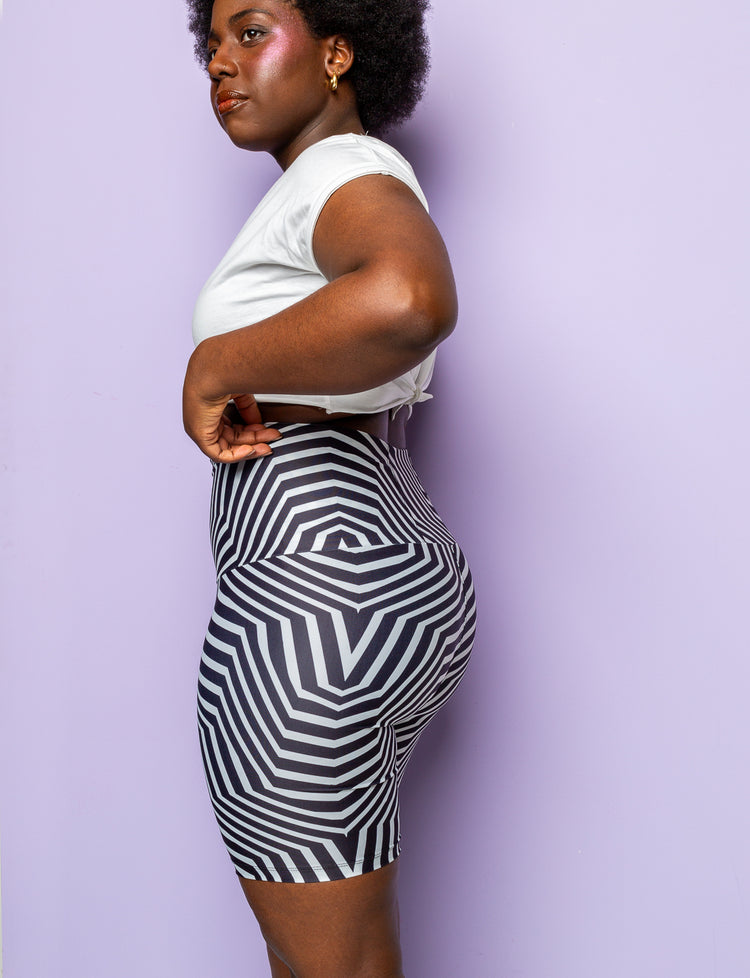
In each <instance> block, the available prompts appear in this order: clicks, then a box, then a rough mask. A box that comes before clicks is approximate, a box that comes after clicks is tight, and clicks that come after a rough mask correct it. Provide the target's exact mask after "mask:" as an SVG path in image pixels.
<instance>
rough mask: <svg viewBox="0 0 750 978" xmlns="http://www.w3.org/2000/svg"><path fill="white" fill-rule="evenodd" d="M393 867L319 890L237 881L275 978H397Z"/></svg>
mask: <svg viewBox="0 0 750 978" xmlns="http://www.w3.org/2000/svg"><path fill="white" fill-rule="evenodd" d="M397 863H398V860H394V862H392V863H389V864H388V865H387V866H384V867H382V869H376V870H374V871H373V872H370V873H364V874H363V875H361V876H354V877H351V878H350V879H343V880H331V881H330V882H325V883H270V882H265V881H259V880H250V879H242V878H240V883H241V884H242V889H243V891H244V893H245V896H246V897H247V900H248V903H249V904H250V906H251V907H252V910H253V913H254V914H255V916H256V917H257V919H258V923H259V924H260V929H261V931H262V933H263V936H264V937H265V939H266V942H267V944H268V946H269V948H270V949H271V953H273V954H274V956H275V958H276V962H274V959H273V958H272V957H271V953H269V959H270V960H271V968H272V971H271V974H272V976H273V978H403V970H402V964H401V948H400V944H399V922H398V899H397V889H396V887H397V872H398V869H397ZM282 962H283V963H284V964H286V966H287V971H286V972H285V971H284V970H283V968H281V967H279V964H280V963H282ZM274 967H276V969H277V970H275V971H274V970H273V968H274Z"/></svg>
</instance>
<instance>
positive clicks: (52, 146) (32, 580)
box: [0, 0, 750, 978]
mask: <svg viewBox="0 0 750 978" xmlns="http://www.w3.org/2000/svg"><path fill="white" fill-rule="evenodd" d="M184 20H185V16H184V12H183V7H182V4H181V2H179V0H165V2H163V3H153V0H148V2H147V0H133V2H132V3H129V4H127V5H126V6H125V7H123V6H122V5H121V4H102V3H101V0H68V2H66V3H64V4H60V3H53V2H52V0H38V2H35V3H33V4H26V3H24V4H21V3H20V2H13V0H11V2H9V3H6V6H5V11H4V16H3V22H2V25H0V32H1V34H2V37H1V39H0V45H1V46H2V52H1V59H2V63H1V65H0V102H1V106H0V126H1V131H2V134H3V142H4V147H5V148H4V150H3V154H2V174H1V176H2V183H1V186H2V217H3V223H4V227H5V232H4V235H3V255H2V266H1V267H2V278H3V293H2V322H3V356H2V366H1V367H0V369H1V370H2V376H1V379H0V387H1V389H2V394H3V406H2V410H1V411H0V425H1V426H2V437H3V443H4V444H3V449H2V482H3V488H2V525H3V530H2V553H3V558H4V559H3V575H4V577H3V581H2V588H3V590H2V594H3V605H4V606H3V609H2V616H1V618H0V629H1V631H2V635H1V637H2V643H3V655H2V677H1V678H2V688H1V692H0V718H1V719H0V723H1V725H2V731H1V732H2V772H1V774H2V812H1V815H2V886H3V929H4V938H5V974H6V978H58V976H61V978H62V976H65V978H70V976H75V978H103V976H104V978H126V976H127V978H131V976H133V975H139V976H141V978H157V976H158V978H162V976H173V975H180V976H181V978H249V976H262V975H265V974H266V966H265V956H264V953H263V947H262V943H261V941H260V938H259V935H258V932H257V928H256V925H255V924H254V922H253V920H252V918H251V917H250V914H249V911H248V910H247V908H246V907H245V905H244V901H243V898H242V896H241V893H240V890H239V888H238V886H237V884H236V882H235V880H234V878H233V873H232V871H231V867H230V865H229V863H228V860H227V857H226V855H225V853H224V850H223V848H222V846H221V843H220V840H219V836H218V832H217V830H216V828H215V824H214V821H213V815H212V813H211V810H210V807H209V804H208V800H207V797H206V793H205V789H204V784H203V774H202V770H201V767H200V761H199V756H198V745H197V737H196V734H195V721H194V698H195V681H196V670H197V660H198V655H199V651H200V644H201V640H202V635H203V631H204V628H205V624H206V621H207V617H208V615H209V612H210V608H211V605H212V598H213V577H212V567H211V563H210V555H209V549H208V539H207V497H208V492H209V471H208V467H207V464H206V463H205V462H204V460H203V459H202V457H201V456H199V454H198V453H197V451H196V450H195V449H194V448H193V447H192V445H191V444H190V443H189V442H188V440H187V439H186V437H185V436H184V435H183V434H182V431H181V424H180V415H179V390H180V383H181V376H182V370H183V366H184V363H185V360H186V358H187V356H188V354H189V352H190V336H189V327H190V317H191V311H192V304H193V302H194V300H195V297H196V295H197V292H198V290H199V288H200V286H201V285H202V283H203V281H204V279H205V278H206V277H207V275H208V273H209V272H210V270H211V269H212V268H213V266H214V264H215V263H216V261H217V260H218V258H219V257H220V255H221V254H222V253H223V250H224V249H225V247H226V245H227V244H228V242H229V240H230V239H231V237H232V236H233V234H234V232H235V231H236V229H237V228H238V227H239V225H240V224H241V223H242V221H243V220H244V218H245V216H246V215H247V213H248V212H249V210H250V208H251V207H252V205H253V203H254V202H255V201H256V200H257V198H258V197H259V195H260V193H261V192H262V191H263V190H264V189H265V188H266V186H268V184H269V183H270V181H271V180H272V179H273V178H274V176H275V173H276V171H275V165H274V164H273V162H272V161H270V160H267V159H262V158H259V157H255V156H250V155H248V154H243V153H241V152H239V151H237V150H235V149H234V148H233V147H232V146H231V145H230V144H229V143H228V142H226V141H225V138H224V137H223V136H222V134H221V132H220V131H219V129H218V126H217V125H216V123H215V122H214V120H213V118H212V116H211V113H210V110H209V106H208V100H207V92H206V85H205V82H204V80H203V78H202V76H201V74H200V72H199V70H198V68H197V67H196V66H195V65H194V64H193V62H192V58H191V40H190V38H189V36H188V35H187V33H186V31H185V27H184ZM431 32H432V36H433V62H434V69H433V77H432V86H431V89H430V93H429V96H428V98H427V99H426V101H425V103H424V104H423V106H422V107H421V109H420V111H419V113H418V115H417V116H416V118H415V119H414V121H413V123H411V124H410V125H409V126H408V127H407V129H405V130H404V131H403V132H402V133H401V134H400V135H399V136H398V138H397V139H394V142H396V144H397V145H398V146H399V147H400V148H402V149H403V150H404V151H405V152H406V153H407V154H408V155H409V156H410V158H411V159H412V160H413V162H414V165H415V168H416V169H417V172H418V175H419V176H420V178H421V179H422V181H423V185H424V187H425V190H426V192H427V194H428V196H429V197H430V199H431V201H432V205H433V215H434V217H435V219H436V221H437V223H438V225H439V226H440V228H441V230H442V231H443V234H444V236H445V239H446V242H447V244H448V247H449V249H450V252H451V254H452V256H453V259H454V263H455V269H456V274H457V279H458V283H459V289H460V296H461V301H462V314H461V322H460V327H459V329H458V330H457V331H456V333H455V334H454V335H453V336H452V337H451V338H450V340H449V341H448V342H447V343H446V344H445V346H444V348H443V351H442V356H441V357H440V363H439V370H438V373H437V375H436V379H435V383H434V387H433V390H434V393H435V394H436V395H437V397H436V399H435V400H434V401H433V402H432V403H431V404H429V405H427V406H425V407H424V408H423V409H422V410H421V411H420V412H419V415H418V417H417V419H416V420H415V423H414V435H413V442H414V455H415V457H416V460H417V463H418V466H419V468H420V471H421V472H422V474H423V477H424V481H425V483H426V485H427V487H428V489H429V491H430V492H431V494H432V496H433V498H434V500H435V502H436V504H437V505H438V506H439V508H440V509H441V510H442V512H443V513H444V515H445V517H446V519H447V522H448V523H449V525H450V526H451V527H452V528H453V529H454V531H455V532H456V535H457V536H458V538H459V539H460V540H461V542H462V543H463V545H464V547H465V549H466V551H467V553H468V555H469V557H470V559H471V561H472V564H473V567H474V571H475V576H476V578H477V583H478V588H479V597H480V600H481V614H482V618H481V630H480V636H479V640H478V644H477V647H476V651H475V655H474V660H473V665H472V667H471V669H470V671H469V673H468V674H467V676H466V678H465V680H464V682H463V684H462V686H461V687H460V689H459V691H458V692H457V693H456V695H455V697H454V699H453V701H452V704H451V705H450V707H449V708H448V709H447V710H446V711H445V712H444V713H443V715H442V716H440V717H439V718H438V719H437V720H436V721H435V722H434V723H433V725H432V726H431V727H430V729H429V730H428V731H427V733H426V734H425V736H424V738H423V740H422V742H421V744H420V747H419V748H418V750H417V753H416V754H415V757H414V759H413V761H412V763H411V769H410V772H409V775H408V776H407V782H406V785H405V790H404V797H403V822H404V824H403V833H404V854H403V856H402V860H401V893H402V896H401V912H402V927H403V939H404V947H405V955H406V974H407V976H408V978H463V976H468V975H471V976H472V978H500V976H502V978H602V976H606V978H633V976H638V978H664V976H667V975H680V976H681V978H707V976H714V978H742V976H746V975H748V974H750V926H749V925H750V920H749V919H748V917H749V914H748V899H749V896H748V886H749V885H750V836H749V835H748V831H747V826H748V817H749V816H750V782H749V775H748V755H749V753H750V750H749V749H750V722H749V719H748V679H749V678H750V677H749V675H748V674H749V672H750V662H749V660H750V656H749V655H748V653H749V652H750V642H749V641H748V632H749V631H750V629H749V628H748V593H749V588H748V585H749V584H750V580H749V578H750V568H749V566H748V564H749V559H748V553H749V548H750V521H749V520H748V515H747V514H748V500H749V499H750V460H749V458H748V419H749V418H750V412H749V410H748V408H749V407H750V405H749V403H748V402H749V401H750V395H749V394H748V353H749V352H750V350H749V347H750V337H749V333H748V311H749V307H750V301H749V296H748V266H749V259H750V247H749V244H750V241H749V231H748V228H749V227H750V223H749V220H750V213H749V211H750V206H749V204H750V195H749V193H748V172H750V159H748V157H749V155H750V154H749V153H748V149H749V147H750V138H749V137H748V132H747V127H746V125H745V122H744V121H743V120H745V118H746V109H747V104H748V94H749V93H748V84H747V80H748V71H747V50H748V47H750V8H748V6H747V4H746V3H744V2H740V0H718V2H717V0H714V2H711V3H709V2H708V0H702V2H700V0H696V2H695V3H691V4H685V3H680V4H678V3H675V2H672V0H648V2H646V0H634V2H632V3H628V4H614V3H610V2H602V3H599V4H596V5H593V4H591V3H588V2H584V0H571V2H570V3H568V4H563V5H560V4H554V3H549V2H547V3H544V4H542V3H538V2H535V0H528V2H526V3H524V4H515V5H506V6H503V5H494V4H490V5H487V4H485V3H482V2H480V0H462V3H461V5H460V8H459V7H458V6H456V4H449V3H447V2H445V0H435V10H434V13H433V15H432V18H431Z"/></svg>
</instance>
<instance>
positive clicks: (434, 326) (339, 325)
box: [188, 262, 456, 399]
mask: <svg viewBox="0 0 750 978" xmlns="http://www.w3.org/2000/svg"><path fill="white" fill-rule="evenodd" d="M455 319H456V302H455V290H454V287H453V282H452V279H451V280H449V281H444V282H439V283H436V282H435V280H434V276H432V277H429V278H428V277H427V276H423V275H421V274H420V272H419V270H418V269H415V268H411V269H403V268H399V267H396V266H395V265H394V264H393V263H390V264H388V263H383V262H373V263H371V264H370V265H367V266H365V267H362V268H359V269H357V270H356V271H353V272H350V273H348V274H346V275H342V276H340V277H339V278H336V279H335V280H334V281H332V282H329V283H328V285H326V286H324V287H323V288H321V289H319V290H318V291H316V292H314V293H313V294H312V295H310V296H308V297H307V298H305V299H303V300H301V301H300V302H297V303H295V304H294V305H293V306H290V307H288V308H287V309H284V310H283V311H281V312H279V313H277V314H276V315H274V316H271V317H269V318H268V319H265V320H263V321H261V322H259V323H256V324H254V325H252V326H245V327H242V328H240V329H236V330H232V331H231V332H228V333H223V334H221V335H219V336H215V337H210V338H209V339H206V340H204V341H203V342H202V343H200V344H199V345H198V346H197V347H196V349H195V351H194V352H193V355H192V356H191V358H190V363H189V365H188V378H190V379H191V381H192V382H194V383H196V384H197V385H198V386H199V387H200V389H201V391H202V394H203V395H204V396H205V397H207V398H211V399H219V398H222V397H227V396H228V397H231V396H233V395H234V394H237V393H241V392H250V393H254V394H264V393H285V394H348V393H352V392H354V391H361V390H368V389H370V388H372V387H377V386H379V385H380V384H383V383H386V382H387V381H388V380H392V379H393V378H394V377H398V376H400V375H401V374H403V373H404V372H406V371H407V370H410V369H411V368H412V367H414V366H416V365H417V364H418V363H420V362H421V361H422V360H424V358H425V357H426V356H427V355H428V354H429V353H430V352H431V351H432V350H433V349H434V348H435V346H437V344H438V343H439V342H440V341H441V340H442V339H444V338H445V336H447V335H448V334H449V333H450V332H451V330H452V329H453V326H454V324H455Z"/></svg>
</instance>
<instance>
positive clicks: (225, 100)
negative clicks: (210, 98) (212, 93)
mask: <svg viewBox="0 0 750 978" xmlns="http://www.w3.org/2000/svg"><path fill="white" fill-rule="evenodd" d="M246 101H247V97H246V96H245V95H243V94H242V93H241V92H217V93H216V98H215V99H214V104H215V105H216V111H217V112H218V113H219V115H226V114H227V112H231V111H232V109H236V108H237V107H238V106H239V105H242V104H243V102H246Z"/></svg>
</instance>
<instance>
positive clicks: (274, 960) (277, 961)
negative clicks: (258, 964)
mask: <svg viewBox="0 0 750 978" xmlns="http://www.w3.org/2000/svg"><path fill="white" fill-rule="evenodd" d="M266 951H268V961H269V963H270V965H271V978H295V976H294V975H293V974H292V973H291V971H290V970H289V968H288V967H287V966H286V965H285V964H284V962H283V961H282V960H281V958H280V957H279V956H278V954H276V952H275V951H272V950H271V948H270V947H269V946H268V945H267V944H266Z"/></svg>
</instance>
